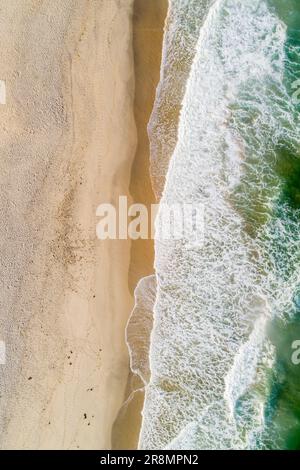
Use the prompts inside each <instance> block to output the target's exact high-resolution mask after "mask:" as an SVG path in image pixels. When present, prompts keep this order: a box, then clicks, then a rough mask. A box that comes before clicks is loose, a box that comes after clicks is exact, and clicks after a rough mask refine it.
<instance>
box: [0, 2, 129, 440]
mask: <svg viewBox="0 0 300 470" xmlns="http://www.w3.org/2000/svg"><path fill="white" fill-rule="evenodd" d="M131 3H132V2H131V0H64V1H63V2H62V1H61V0H44V1H41V0H10V1H6V0H1V1H0V10H1V17H0V57H1V76H0V79H2V80H5V83H6V92H7V98H6V99H7V104H6V105H1V107H0V119H1V130H0V132H1V159H0V165H1V171H0V199H1V206H0V207H1V219H2V224H1V228H0V230H1V233H0V241H1V244H0V259H1V294H0V295H1V298H0V307H1V312H0V339H2V340H5V342H6V348H7V363H6V365H5V366H3V365H0V374H1V375H0V377H1V378H0V392H1V393H0V395H1V398H0V447H1V448H2V449H11V448H19V449H45V448H52V449H55V448H59V449H73V448H81V449H82V448H84V449H101V448H102V449H109V448H110V447H111V428H112V423H113V421H114V420H115V417H116V415H117V413H118V410H119V408H120V406H121V404H122V401H123V399H124V393H125V387H126V382H127V378H128V354H127V349H126V345H125V341H124V329H125V324H126V321H127V318H128V315H129V313H130V310H131V308H132V296H131V294H130V292H129V288H128V268H129V262H130V242H129V241H107V242H100V241H99V240H97V239H96V236H95V227H96V223H97V219H96V217H95V211H96V207H97V205H98V204H99V203H101V202H116V200H117V197H118V195H119V194H127V193H128V187H129V181H130V168H131V163H132V160H133V157H134V154H135V146H136V131H135V123H134V116H133V112H132V105H133V90H134V79H133V60H132V53H131Z"/></svg>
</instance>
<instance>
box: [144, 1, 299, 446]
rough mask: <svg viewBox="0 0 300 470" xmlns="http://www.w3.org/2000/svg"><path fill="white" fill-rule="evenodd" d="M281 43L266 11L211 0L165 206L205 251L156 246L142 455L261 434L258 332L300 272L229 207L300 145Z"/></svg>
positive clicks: (268, 230) (281, 34)
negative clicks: (280, 151) (185, 208)
mask: <svg viewBox="0 0 300 470" xmlns="http://www.w3.org/2000/svg"><path fill="white" fill-rule="evenodd" d="M284 41H285V27H284V25H283V24H282V23H281V22H280V21H279V20H278V18H276V17H275V16H274V15H273V14H272V13H271V12H270V11H269V10H268V8H267V5H266V2H265V1H257V0H256V1H255V0H244V1H243V2H242V1H237V0H217V1H216V2H215V3H214V4H213V6H212V7H211V8H210V11H209V14H208V16H207V18H206V21H205V24H204V25H203V27H202V29H201V32H200V37H199V40H198V44H197V52H196V56H195V59H194V62H193V66H192V69H191V73H190V76H189V80H188V83H187V88H186V93H185V96H184V100H183V105H182V112H181V117H180V124H179V131H178V141H177V145H176V148H175V151H174V154H173V156H172V159H171V162H170V166H169V169H168V174H167V180H166V185H165V189H164V194H163V198H162V202H166V203H185V202H187V203H191V202H192V203H199V204H204V206H205V216H206V225H205V230H206V232H205V244H204V248H202V249H199V248H197V249H196V248H195V249H191V248H189V249H187V248H186V247H187V246H188V240H182V241H180V240H179V241H174V242H170V241H169V242H168V243H164V242H163V241H158V240H157V241H156V259H155V267H156V273H157V286H158V289H157V297H156V303H155V308H154V312H155V316H154V327H153V331H152V335H151V348H150V370H151V380H150V383H149V385H148V386H147V387H146V398H145V405H144V410H143V424H142V430H141V435H140V443H139V446H140V447H141V448H144V449H151V448H153V449H160V448H174V446H177V448H186V449H189V448H200V449H201V448H206V449H209V448H214V449H218V448H250V447H253V446H254V445H255V440H256V436H258V435H259V433H260V432H261V429H262V427H263V424H264V423H263V407H264V397H262V396H260V395H259V394H257V393H256V391H254V392H253V393H252V391H251V390H252V389H255V384H256V383H257V382H259V383H267V379H266V377H267V375H268V369H269V362H268V361H271V360H272V350H271V349H272V348H270V347H269V345H268V344H267V343H266V342H265V338H264V334H263V333H262V332H261V331H260V328H261V327H263V328H264V325H265V324H266V322H267V320H268V318H269V317H270V316H271V315H274V314H280V312H282V311H283V309H284V307H286V306H287V305H290V304H291V298H292V293H293V291H294V287H295V284H294V283H295V282H298V281H299V279H298V278H299V274H298V273H299V270H298V271H297V270H296V271H295V273H294V278H293V280H292V282H291V279H289V280H288V281H287V280H282V279H281V280H280V276H279V279H278V273H277V272H276V266H275V264H273V265H272V261H271V266H270V265H269V264H268V263H267V261H266V259H267V258H268V256H267V255H270V251H269V252H268V250H269V240H270V237H272V236H273V235H272V233H273V232H272V230H273V229H272V225H270V227H269V226H268V224H267V223H266V224H265V225H264V227H263V228H262V229H261V232H259V230H258V232H257V234H256V236H255V237H253V236H250V234H249V233H248V232H247V230H245V220H244V218H243V215H242V213H240V212H239V211H238V210H237V208H236V207H235V204H234V202H233V201H234V200H233V196H234V194H235V191H237V190H238V187H239V184H240V183H241V182H242V183H243V181H247V178H246V179H245V173H247V172H249V174H250V173H251V172H252V173H253V174H254V176H253V184H254V185H257V186H256V187H255V191H256V192H257V193H258V194H259V192H260V191H261V190H262V188H263V185H264V184H265V182H264V181H263V179H262V178H261V177H260V174H257V175H256V174H255V172H256V171H258V172H261V171H263V170H264V168H265V167H267V166H268V162H264V161H263V158H264V155H265V154H268V152H269V151H270V149H272V146H276V143H277V142H279V141H280V139H281V138H283V136H285V135H286V133H287V132H290V133H291V136H290V137H291V140H292V139H296V130H295V127H294V123H293V121H292V119H290V116H289V115H288V121H287V120H286V117H287V111H286V110H285V109H284V108H283V105H282V103H283V102H284V103H285V105H286V106H289V103H288V96H285V90H284V87H283V85H282V76H283V69H284ZM280 94H282V97H284V100H281V99H280V100H279V99H277V97H278V95H280ZM247 100H248V101H249V103H248V108H247ZM274 106H275V112H274ZM248 109H250V110H251V112H250V111H249V110H248ZM283 116H284V118H285V120H282V119H281V118H282V117H283ZM249 119H250V121H251V122H250V123H249ZM284 123H285V124H286V126H285V124H284ZM253 161H254V162H259V165H258V166H257V170H256V167H255V166H254V165H253ZM252 173H251V174H252ZM279 189H280V188H279V187H276V185H275V187H274V188H273V192H272V194H270V196H269V197H270V200H269V201H268V200H267V204H270V205H272V200H273V199H274V198H276V197H277V195H278V192H279ZM249 194H251V192H250V193H249ZM245 197H249V195H248V196H247V191H245ZM272 198H273V199H272ZM241 202H243V199H241ZM285 230H286V231H287V228H286V227H283V232H284V231H285ZM286 235H287V233H286ZM268 237H269V239H268ZM267 252H268V253H267ZM269 259H272V257H271V258H270V257H269V258H268V260H269ZM268 262H269V261H268ZM291 284H293V286H291ZM266 306H267V307H266ZM265 356H266V357H267V358H268V360H266V361H264V360H263V359H262V358H263V357H265ZM246 359H247V360H246ZM247 366H248V371H247V370H245V368H246V367H247ZM237 376H239V379H240V380H239V381H238V380H237ZM249 388H250V389H251V390H249ZM248 395H249V400H248V401H247V403H246V405H244V404H243V406H242V408H241V410H240V412H241V413H242V415H240V416H237V414H236V413H235V412H234V410H235V408H236V404H237V403H238V402H240V401H241V400H242V399H243V398H245V400H246V398H247V397H248ZM253 407H256V411H255V413H253ZM246 418H247V419H248V421H247V428H246V431H247V432H246V435H245V432H244V430H245V428H244V424H245V420H246ZM241 423H242V424H243V425H242V426H241Z"/></svg>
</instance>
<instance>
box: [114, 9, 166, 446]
mask: <svg viewBox="0 0 300 470" xmlns="http://www.w3.org/2000/svg"><path fill="white" fill-rule="evenodd" d="M167 11H168V0H152V1H151V2H145V1H144V0H135V1H134V9H133V54H134V70H135V98H134V116H135V122H136V127H137V148H136V152H135V157H134V160H133V165H132V171H131V179H130V194H131V197H132V199H133V203H142V204H144V205H145V206H146V207H147V209H148V211H150V208H151V204H154V203H156V202H157V201H156V198H155V195H154V191H153V188H152V183H151V176H150V147H149V138H148V132H147V125H148V122H149V119H150V115H151V112H152V109H153V104H154V100H155V95H156V87H157V85H158V83H159V80H160V67H161V57H162V42H163V33H164V24H165V19H166V16H167ZM153 263H154V241H153V240H134V241H132V244H131V253H130V266H129V273H128V285H129V289H130V292H131V293H132V294H133V293H135V294H136V293H137V288H138V285H139V283H140V281H141V280H143V279H144V278H146V277H147V276H149V275H153V274H154V268H153ZM143 387H144V384H143V383H142V381H141V379H140V378H139V377H138V376H137V375H136V374H134V373H132V371H129V375H128V381H127V389H126V395H125V401H124V404H123V406H122V407H121V409H120V411H119V415H118V418H117V420H116V421H115V423H114V427H113V436H112V442H113V449H135V448H137V444H138V438H139V431H140V426H141V419H142V416H141V412H142V408H143V401H144V393H143Z"/></svg>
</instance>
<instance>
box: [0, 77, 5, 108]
mask: <svg viewBox="0 0 300 470" xmlns="http://www.w3.org/2000/svg"><path fill="white" fill-rule="evenodd" d="M0 104H6V85H5V81H4V80H0Z"/></svg>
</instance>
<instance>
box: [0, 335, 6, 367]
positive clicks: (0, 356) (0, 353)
mask: <svg viewBox="0 0 300 470" xmlns="http://www.w3.org/2000/svg"><path fill="white" fill-rule="evenodd" d="M5 359H6V353H5V342H4V341H0V364H2V365H4V364H5V363H6V360H5Z"/></svg>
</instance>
